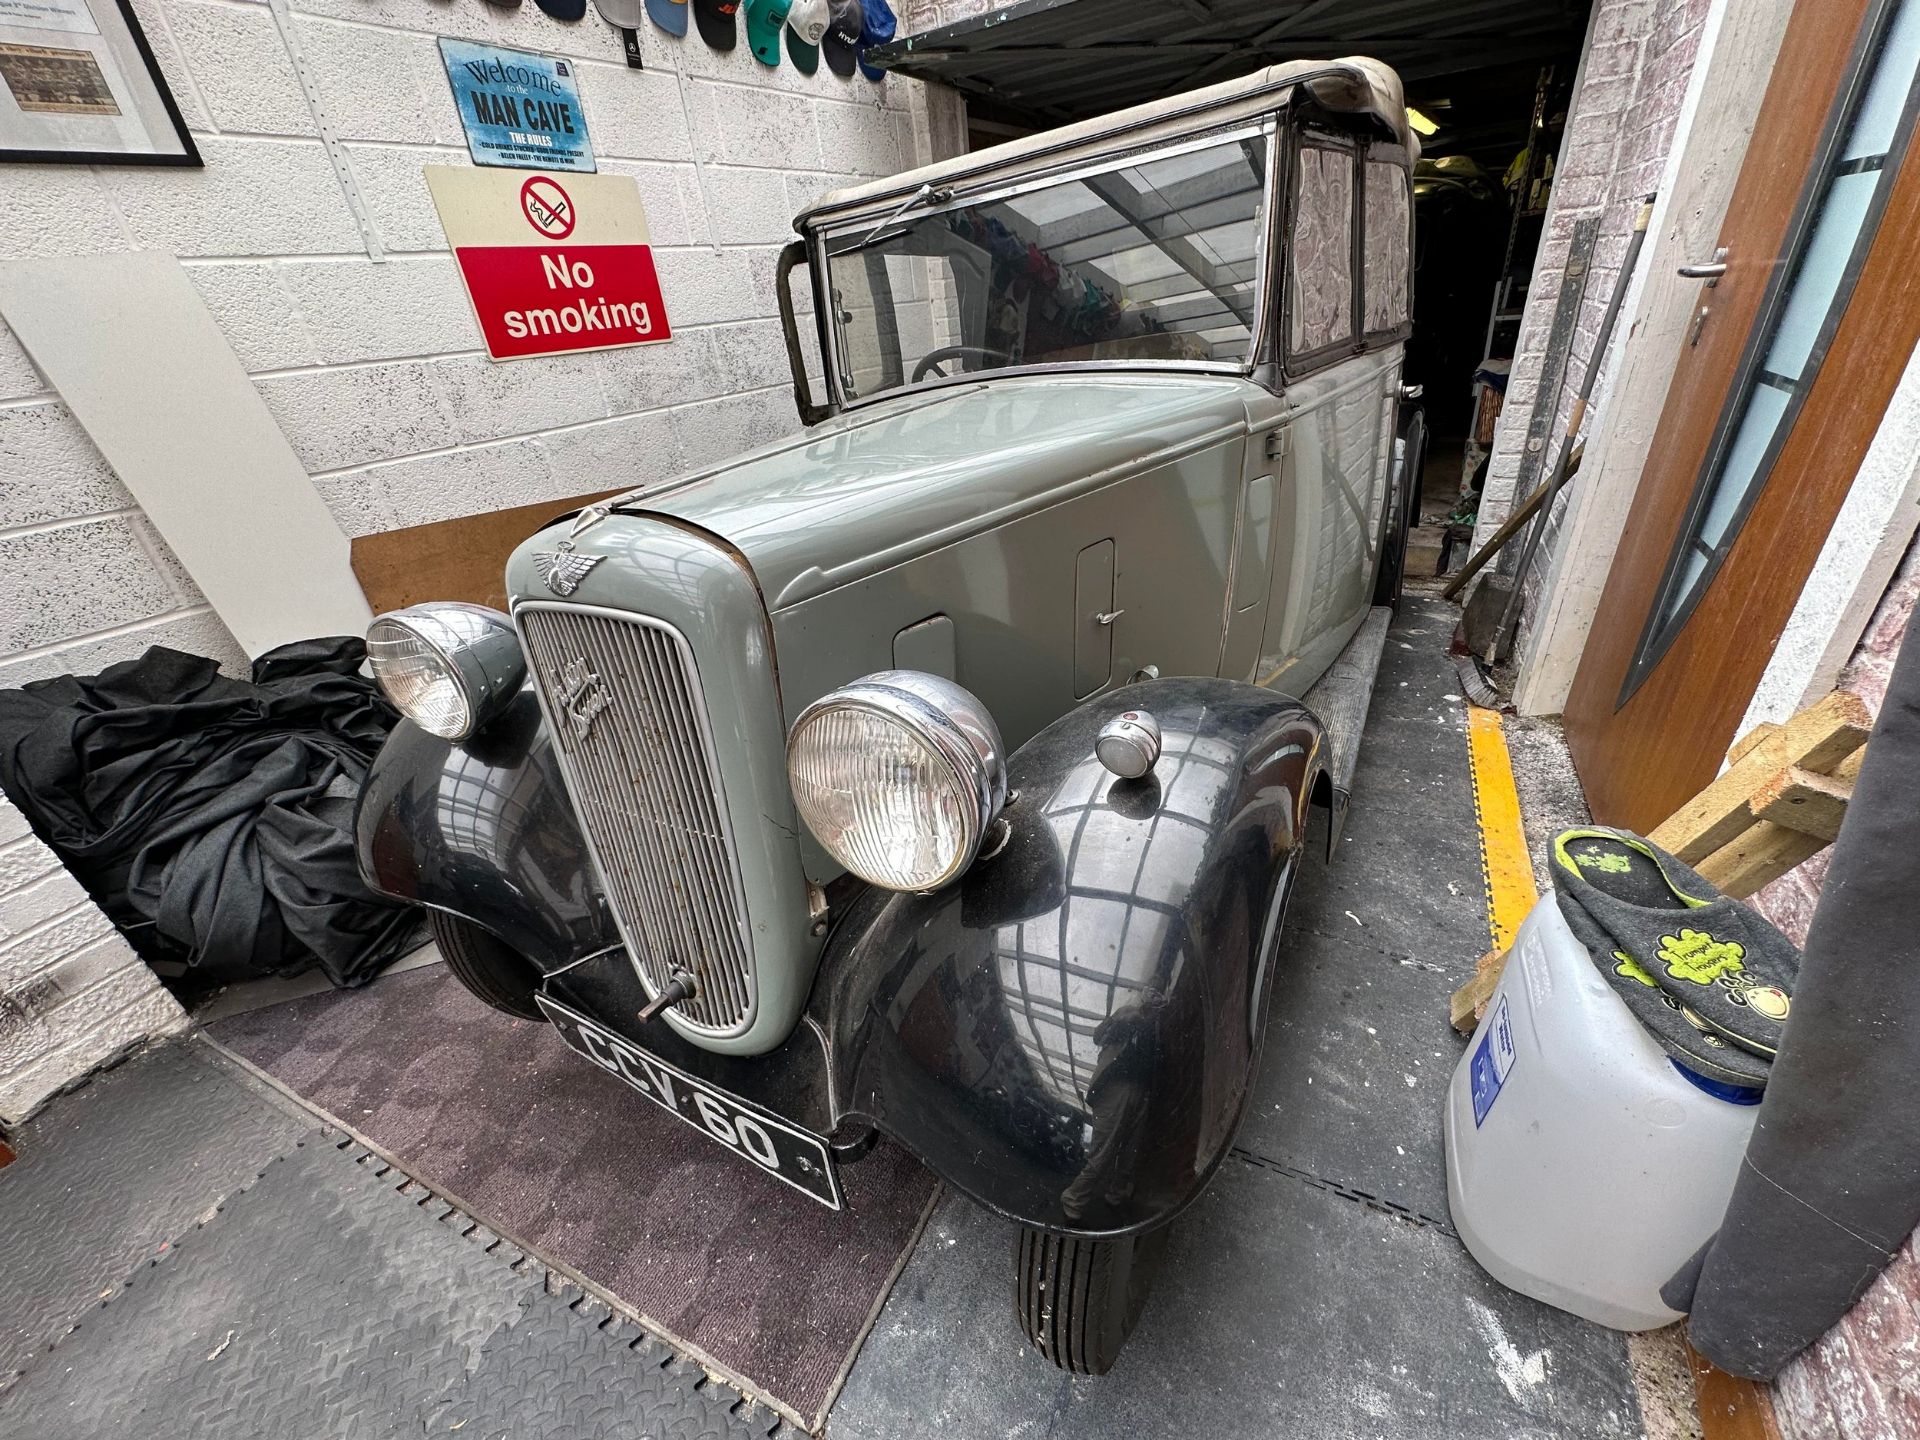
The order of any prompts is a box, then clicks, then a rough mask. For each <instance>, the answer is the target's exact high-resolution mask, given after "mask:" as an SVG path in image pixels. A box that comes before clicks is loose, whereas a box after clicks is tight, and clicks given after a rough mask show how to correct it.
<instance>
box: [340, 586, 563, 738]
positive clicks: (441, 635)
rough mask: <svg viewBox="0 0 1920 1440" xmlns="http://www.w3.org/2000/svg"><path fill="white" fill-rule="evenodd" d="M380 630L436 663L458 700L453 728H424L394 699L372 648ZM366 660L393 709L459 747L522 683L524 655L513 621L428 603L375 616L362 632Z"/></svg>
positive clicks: (484, 609)
mask: <svg viewBox="0 0 1920 1440" xmlns="http://www.w3.org/2000/svg"><path fill="white" fill-rule="evenodd" d="M382 626H392V627H393V628H395V629H398V630H400V631H402V632H403V633H404V634H405V635H407V636H408V637H409V638H411V639H413V640H415V641H417V642H418V643H419V644H420V645H422V646H423V647H425V648H426V649H427V650H428V651H429V652H431V653H432V655H433V656H434V657H435V659H436V660H437V661H438V662H439V665H440V667H441V669H442V670H443V671H444V673H445V678H446V679H447V680H449V681H450V682H451V683H452V686H453V689H454V692H455V694H456V695H457V696H458V697H459V699H460V702H461V706H462V708H463V712H464V713H463V715H462V717H461V721H460V724H459V725H458V726H457V727H445V726H434V725H429V724H427V723H426V722H425V721H423V720H422V719H421V718H420V716H419V715H417V714H415V713H414V712H413V710H412V709H410V708H409V707H408V706H407V705H405V704H403V703H402V702H401V700H400V699H399V698H398V697H397V696H395V695H394V693H393V691H392V690H391V689H390V688H389V686H388V684H387V679H386V676H385V674H384V673H383V667H382V665H381V663H380V661H379V660H378V659H377V658H376V653H377V652H376V651H375V649H374V646H375V645H376V643H378V632H379V630H380V628H381V627H382ZM367 657H368V660H369V662H370V664H371V667H372V669H373V675H374V679H375V681H377V682H378V683H379V685H380V691H381V693H382V694H383V695H385V696H386V697H387V699H388V700H389V701H391V702H392V703H393V705H394V707H395V708H396V709H398V710H399V711H400V713H401V714H402V715H405V716H406V717H407V719H409V720H411V721H412V722H413V723H414V724H416V725H419V726H420V728H421V729H423V730H426V731H427V732H428V733H429V734H432V735H437V736H439V737H440V738H441V739H443V740H449V741H453V742H455V743H458V742H460V741H462V740H466V739H468V738H470V737H471V736H472V735H473V734H474V733H475V732H476V731H478V730H480V729H481V728H482V727H484V726H485V725H486V724H487V722H488V721H490V720H492V719H493V718H494V717H495V716H497V715H498V714H499V713H500V712H501V710H502V709H504V708H505V706H506V703H507V702H508V701H509V700H511V699H512V698H513V696H515V695H517V694H518V693H519V692H520V688H521V686H522V685H524V684H525V682H526V675H527V661H526V654H525V652H524V651H523V650H522V649H521V648H520V637H519V635H518V633H516V631H515V630H514V628H513V620H512V617H510V616H508V615H507V614H505V613H504V612H502V611H499V610H495V609H493V608H492V607H491V606H488V605H475V604H471V603H469V602H467V601H464V600H430V601H426V602H424V603H422V604H419V605H409V606H407V607H405V608H404V609H400V610H389V611H386V612H385V613H384V614H380V615H376V616H375V617H374V619H373V623H372V624H370V625H369V626H368V627H367Z"/></svg>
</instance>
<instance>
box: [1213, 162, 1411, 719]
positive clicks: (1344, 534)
mask: <svg viewBox="0 0 1920 1440" xmlns="http://www.w3.org/2000/svg"><path fill="white" fill-rule="evenodd" d="M1359 164H1360V156H1359V152H1358V148H1357V147H1356V146H1355V144H1354V143H1353V142H1352V141H1351V140H1349V139H1347V138H1345V137H1337V136H1332V135H1325V134H1321V133H1318V132H1314V131H1305V132H1302V133H1301V134H1300V136H1299V143H1298V149H1297V150H1296V152H1295V156H1294V164H1293V166H1292V177H1291V185H1290V193H1289V199H1288V209H1287V221H1288V223H1287V231H1286V233H1287V237H1288V247H1287V256H1286V260H1285V278H1286V283H1285V285H1284V287H1283V288H1284V295H1285V299H1284V306H1285V315H1284V325H1283V334H1284V342H1285V345H1286V356H1287V359H1286V371H1287V375H1288V380H1287V389H1286V412H1285V413H1286V423H1285V424H1284V425H1282V426H1281V427H1279V428H1278V429H1277V430H1272V431H1269V432H1268V436H1267V438H1266V439H1265V440H1264V442H1262V443H1263V453H1264V454H1265V455H1266V456H1267V457H1268V458H1270V459H1271V461H1272V465H1273V473H1274V478H1275V486H1274V505H1275V512H1276V514H1275V524H1274V527H1273V528H1274V543H1275V555H1274V559H1273V562H1272V564H1271V567H1270V573H1271V582H1270V588H1269V591H1268V601H1267V615H1266V623H1265V626H1264V628H1263V631H1262V634H1261V640H1260V647H1259V653H1258V657H1257V661H1256V663H1255V665H1254V666H1253V669H1252V673H1251V676H1250V678H1252V679H1253V680H1255V681H1256V682H1257V683H1259V684H1261V685H1268V686H1272V687H1274V688H1276V689H1282V690H1289V691H1292V692H1294V693H1298V692H1300V691H1302V690H1304V689H1306V688H1307V687H1308V686H1310V685H1311V684H1312V683H1313V682H1314V681H1315V680H1316V679H1318V678H1319V677H1320V675H1321V673H1322V672H1323V671H1325V669H1326V668H1327V666H1328V665H1329V664H1331V663H1332V662H1333V659H1334V657H1335V656H1337V655H1338V654H1339V653H1340V651H1341V649H1342V647H1344V646H1345V644H1346V643H1347V640H1348V639H1349V637H1351V635H1352V634H1353V631H1354V630H1355V629H1356V628H1357V627H1358V626H1359V624H1360V621H1361V620H1362V619H1364V618H1365V616H1366V612H1367V606H1368V601H1369V600H1370V598H1371V586H1372V577H1373V569H1374V565H1375V562H1376V559H1377V554H1378V547H1379V537H1380V531H1381V525H1382V518H1383V512H1384V507H1385V503H1386V483H1387V475H1386V472H1387V468H1388V467H1387V464H1386V460H1387V458H1388V455H1389V453H1390V452H1389V446H1390V445H1391V440H1390V438H1389V435H1388V432H1387V415H1386V412H1385V410H1384V408H1383V406H1384V402H1385V400H1386V398H1387V397H1388V396H1390V395H1391V394H1393V393H1394V392H1395V391H1396V390H1397V387H1398V384H1399V352H1398V346H1397V345H1395V346H1391V347H1389V348H1388V349H1386V350H1382V351H1375V352H1372V353H1369V352H1367V351H1366V350H1365V348H1364V346H1365V339H1364V328H1363V327H1364V326H1365V323H1366V322H1365V321H1364V320H1363V318H1362V317H1363V305H1362V295H1361V289H1360V286H1359V284H1358V280H1359V276H1360V273H1361V265H1360V257H1361V254H1362V248H1363V239H1362V234H1361V227H1362V204H1361V195H1360V192H1359V186H1358V177H1359V173H1360V172H1359ZM1258 439H1259V437H1258V436H1256V440H1258Z"/></svg>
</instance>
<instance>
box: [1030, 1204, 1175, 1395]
mask: <svg viewBox="0 0 1920 1440" xmlns="http://www.w3.org/2000/svg"><path fill="white" fill-rule="evenodd" d="M1170 1228H1171V1227H1169V1226H1166V1225H1162V1226H1161V1227H1160V1228H1159V1229H1158V1230H1150V1231H1148V1232H1147V1233H1146V1234H1144V1235H1128V1236H1124V1237H1123V1238H1121V1239H1119V1240H1083V1239H1079V1238H1071V1237H1067V1236H1062V1235H1050V1234H1048V1233H1047V1232H1046V1231H1044V1230H1035V1229H1034V1228H1033V1227H1032V1226H1023V1227H1022V1228H1021V1231H1020V1235H1019V1237H1018V1239H1016V1240H1015V1242H1014V1247H1013V1304H1014V1312H1015V1314H1016V1315H1018V1317H1019V1319H1020V1328H1021V1329H1022V1330H1024V1331H1026V1332H1027V1339H1029V1340H1031V1341H1032V1342H1033V1346H1034V1348H1035V1349H1036V1350H1038V1351H1039V1352H1040V1353H1041V1354H1042V1355H1044V1356H1046V1357H1047V1359H1049V1360H1051V1361H1052V1362H1053V1363H1054V1364H1056V1365H1058V1366H1059V1367H1060V1368H1061V1369H1062V1370H1070V1371H1072V1372H1073V1373H1074V1374H1076V1375H1104V1374H1106V1373H1107V1371H1109V1370H1111V1369H1112V1368H1113V1362H1114V1361H1115V1360H1117V1359H1118V1358H1119V1356H1120V1347H1121V1345H1122V1344H1124V1343H1125V1341H1126V1338H1127V1336H1128V1335H1130V1334H1132V1333H1133V1326H1134V1322H1135V1321H1137V1320H1138V1319H1139V1318H1140V1312H1141V1310H1143V1309H1144V1308H1145V1307H1146V1303H1147V1293H1148V1292H1149V1291H1150V1290H1151V1289H1152V1288H1153V1281H1154V1277H1155V1276H1156V1275H1158V1274H1159V1273H1160V1260H1161V1257H1162V1256H1163V1255H1164V1254H1165V1253H1166V1248H1167V1234H1168V1231H1169V1229H1170Z"/></svg>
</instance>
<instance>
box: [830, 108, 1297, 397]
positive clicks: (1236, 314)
mask: <svg viewBox="0 0 1920 1440" xmlns="http://www.w3.org/2000/svg"><path fill="white" fill-rule="evenodd" d="M1267 164H1268V136H1267V135H1265V134H1262V133H1257V132H1256V133H1252V134H1246V135H1240V136H1234V137H1230V138H1223V139H1221V140H1218V141H1213V142H1209V143H1207V144H1205V145H1203V146H1200V147H1197V148H1191V149H1185V150H1182V151H1180V152H1177V153H1172V154H1162V155H1159V156H1155V157H1153V158H1149V159H1143V160H1140V161H1138V162H1137V163H1134V164H1130V165H1126V166H1123V167H1120V168H1117V169H1106V170H1101V171H1099V172H1097V173H1093V174H1087V173H1081V174H1077V175H1075V176H1073V177H1071V178H1066V177H1063V178H1061V179H1058V180H1050V181H1046V182H1043V183H1041V184H1039V185H1037V186H1035V187H1034V188H1028V189H1022V190H1019V191H1017V192H1016V193H1012V194H1007V195H1003V196H1000V197H998V198H992V199H982V200H980V201H978V202H975V203H962V204H958V205H947V206H943V207H937V208H934V207H930V206H929V205H928V204H927V203H926V202H918V203H916V202H909V204H908V206H907V207H906V208H904V209H902V210H901V211H900V212H899V213H897V214H896V215H895V216H894V217H892V218H890V219H886V220H883V221H881V222H879V223H878V224H876V223H875V222H873V221H872V220H868V221H865V222H863V223H862V224H861V225H859V226H857V227H851V228H848V229H845V230H841V231H837V232H834V233H832V234H830V235H828V237H827V240H826V250H827V256H828V263H827V277H828V287H829V290H828V293H829V295H830V297H831V301H832V312H831V323H832V329H833V335H834V345H835V350H836V354H835V357H834V363H835V366H836V369H837V372H838V379H839V384H840V389H841V392H842V394H843V396H844V397H845V398H847V399H850V400H851V399H858V398H861V397H863V396H870V395H873V394H876V393H877V392H879V391H882V390H888V389H892V388H893V387H895V386H898V385H908V384H915V383H918V382H920V381H923V380H930V379H934V378H937V377H941V376H952V375H959V374H968V373H973V372H978V371H983V370H994V369H1002V368H1005V367H1008V366H1013V365H1048V364H1065V363H1070V362H1074V361H1129V360H1132V361H1149V362H1151V361H1212V362H1224V363H1232V364H1238V363H1240V362H1242V361H1244V360H1245V359H1246V357H1247V354H1248V352H1249V350H1250V348H1251V346H1252V343H1253V321H1254V314H1255V303H1256V297H1257V292H1258V289H1259V287H1258V284H1257V277H1258V275H1259V272H1260V267H1261V264H1262V256H1263V251H1264V224H1265V209H1266V198H1267V193H1266V192H1267V187H1266V174H1267Z"/></svg>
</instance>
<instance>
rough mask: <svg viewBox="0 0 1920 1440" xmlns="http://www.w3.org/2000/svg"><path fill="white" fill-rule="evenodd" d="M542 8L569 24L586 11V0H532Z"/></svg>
mask: <svg viewBox="0 0 1920 1440" xmlns="http://www.w3.org/2000/svg"><path fill="white" fill-rule="evenodd" d="M534 3H535V4H537V5H538V6H539V7H540V8H541V9H542V10H544V11H546V12H547V14H549V15H551V16H552V17H553V18H554V19H556V20H564V21H566V22H567V23H568V24H569V25H571V24H573V23H574V21H576V20H579V19H582V18H584V17H585V15H586V13H587V0H534Z"/></svg>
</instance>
